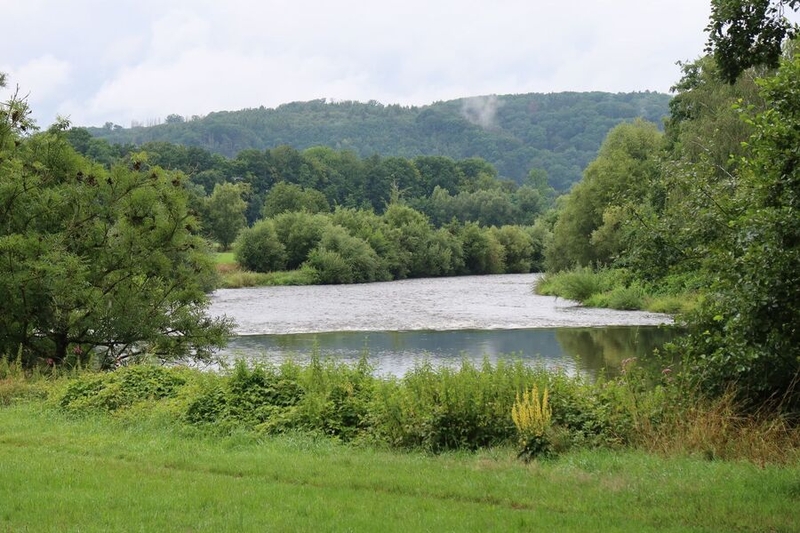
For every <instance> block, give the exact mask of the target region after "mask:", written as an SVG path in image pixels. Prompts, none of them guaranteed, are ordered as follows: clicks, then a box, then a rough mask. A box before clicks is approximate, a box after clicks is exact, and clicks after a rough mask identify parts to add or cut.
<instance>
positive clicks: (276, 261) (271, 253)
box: [234, 220, 286, 272]
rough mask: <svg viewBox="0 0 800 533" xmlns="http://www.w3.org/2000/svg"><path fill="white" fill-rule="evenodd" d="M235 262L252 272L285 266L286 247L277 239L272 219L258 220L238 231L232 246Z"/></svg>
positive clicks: (280, 268) (281, 268)
mask: <svg viewBox="0 0 800 533" xmlns="http://www.w3.org/2000/svg"><path fill="white" fill-rule="evenodd" d="M234 250H235V256H236V262H237V263H239V264H240V265H241V266H243V267H244V268H246V269H247V270H252V271H253V272H273V271H276V270H284V269H285V268H286V248H285V247H284V245H283V243H282V242H281V241H280V239H278V234H277V232H276V231H275V223H274V222H273V221H272V220H259V221H258V222H256V223H255V224H254V225H253V227H252V228H245V229H243V230H242V232H241V233H239V238H238V239H237V240H236V245H235V246H234Z"/></svg>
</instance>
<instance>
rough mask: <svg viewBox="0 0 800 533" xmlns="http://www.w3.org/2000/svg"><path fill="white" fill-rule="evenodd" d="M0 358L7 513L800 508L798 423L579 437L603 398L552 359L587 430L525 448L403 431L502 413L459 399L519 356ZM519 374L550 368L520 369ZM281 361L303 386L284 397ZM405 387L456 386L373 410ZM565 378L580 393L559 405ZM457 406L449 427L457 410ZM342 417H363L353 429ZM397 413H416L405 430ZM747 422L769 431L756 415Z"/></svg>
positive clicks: (88, 524) (8, 520)
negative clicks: (304, 364) (353, 362)
mask: <svg viewBox="0 0 800 533" xmlns="http://www.w3.org/2000/svg"><path fill="white" fill-rule="evenodd" d="M4 368H5V370H4V371H3V372H0V427H2V428H3V430H2V432H0V480H1V481H0V502H2V504H0V531H15V532H16V531H59V532H61V531H308V530H312V529H313V530H317V531H533V530H548V531H582V532H583V531H786V532H788V531H797V524H798V523H800V505H799V504H800V456H798V454H797V447H796V437H797V434H796V432H795V433H791V432H789V436H790V437H792V435H793V437H792V438H793V439H794V440H793V441H791V440H790V441H786V440H784V441H782V442H779V441H778V440H777V439H772V440H773V444H775V445H776V448H775V449H773V453H772V454H763V453H762V454H760V455H759V454H758V453H751V454H750V456H749V457H748V456H747V454H746V453H739V454H738V455H736V454H728V455H727V456H726V455H725V450H726V448H725V447H724V446H722V445H721V443H722V442H723V441H724V439H723V440H720V441H719V443H718V446H717V448H714V446H715V445H714V443H713V442H712V441H713V439H711V440H706V442H704V443H702V442H701V443H699V444H698V446H699V447H695V448H694V449H692V448H691V447H686V448H680V449H679V448H677V447H672V448H670V447H669V446H660V447H659V446H649V447H648V446H647V445H645V444H644V442H645V440H649V441H650V442H651V444H652V443H653V442H655V441H657V440H658V439H655V438H654V437H655V436H656V435H657V432H653V433H651V434H650V435H649V436H647V437H648V438H647V439H635V438H633V437H632V436H628V437H626V439H627V440H626V441H625V442H623V441H622V440H621V439H618V440H617V442H616V443H614V442H612V440H613V439H611V438H610V436H612V435H616V437H621V436H622V433H621V431H622V430H621V429H616V430H614V429H613V427H612V426H613V424H621V425H622V426H624V427H630V423H631V422H630V420H629V418H628V417H625V416H621V415H619V414H617V415H614V416H613V417H611V418H609V420H607V421H606V422H605V424H606V426H608V427H606V428H605V429H603V430H602V431H600V432H599V433H597V434H596V435H595V436H596V437H597V439H595V440H594V441H593V442H590V441H589V440H588V433H589V428H590V427H595V426H596V425H598V424H600V423H601V422H602V420H600V419H599V418H598V417H599V416H600V415H599V414H598V413H605V412H608V410H609V405H611V403H609V402H608V401H606V400H602V398H601V396H596V399H595V400H591V398H590V396H591V395H596V394H598V393H597V389H595V388H594V387H593V386H589V385H587V384H585V383H568V382H567V381H563V382H561V383H560V384H559V381H558V379H562V380H564V379H565V378H563V377H562V378H556V379H555V380H554V381H552V382H550V384H551V386H552V389H551V390H554V391H559V390H560V391H561V392H560V393H556V394H554V397H553V399H554V401H555V403H554V414H553V418H554V419H557V420H558V421H559V422H558V423H559V424H561V425H563V426H569V427H570V428H571V429H564V428H562V429H563V430H564V431H563V432H562V434H561V436H560V438H561V439H562V440H563V439H565V438H567V437H570V438H573V439H575V438H577V437H578V436H580V435H583V436H582V437H580V439H579V440H581V442H583V444H581V445H578V444H577V441H576V442H575V443H573V444H572V445H567V444H565V443H564V442H561V444H560V445H559V446H555V443H554V446H555V448H557V449H553V450H552V452H553V453H549V454H543V455H541V456H537V457H534V458H533V459H532V460H530V461H524V460H521V459H520V458H519V457H518V453H519V446H518V444H517V443H516V440H515V439H514V438H511V439H505V440H503V439H497V440H496V442H495V443H493V444H487V445H483V446H469V442H468V441H458V440H457V439H456V440H450V441H448V440H446V439H445V440H444V441H442V440H437V439H430V438H429V439H428V440H425V438H420V439H418V440H414V438H413V437H414V436H415V435H416V436H417V437H419V435H418V433H419V431H421V430H423V429H425V430H426V431H429V432H431V435H442V434H444V433H445V432H446V431H455V432H457V431H459V430H464V429H465V428H467V427H468V424H476V425H478V426H480V427H483V428H484V431H486V432H490V431H495V430H492V429H491V428H489V427H485V421H482V418H481V417H476V416H469V413H470V412H472V411H469V409H474V404H475V403H476V402H475V401H474V400H475V396H474V395H475V394H477V391H480V390H484V389H485V390H491V389H495V390H498V387H497V386H496V385H497V384H498V383H500V382H504V380H508V379H511V378H509V376H511V377H513V376H515V375H516V376H517V377H519V376H520V375H521V374H520V373H521V372H523V371H522V369H521V368H517V369H516V370H514V369H513V368H511V369H509V368H505V369H501V370H498V369H496V368H488V367H484V368H470V367H468V366H467V367H465V368H462V369H460V370H458V371H452V370H451V371H444V370H441V369H431V368H427V369H426V368H420V369H419V370H418V371H417V373H416V374H415V375H412V376H411V377H410V378H408V379H407V380H399V381H392V382H390V383H380V382H370V384H369V387H367V386H366V383H365V382H364V381H365V380H367V379H368V378H366V377H365V376H366V374H365V373H364V372H363V371H360V370H359V369H358V368H344V367H341V366H336V365H332V364H326V363H324V362H323V363H320V364H318V365H317V368H316V369H315V368H313V365H312V367H311V368H301V367H297V366H292V365H287V366H285V367H284V368H282V369H259V368H246V367H244V366H243V365H237V366H236V367H235V368H233V369H231V371H229V372H228V373H225V374H223V375H212V376H209V375H208V374H204V373H200V372H197V371H194V370H188V369H165V368H163V367H149V366H147V365H144V366H137V367H130V368H124V369H120V370H118V371H116V372H113V373H93V372H86V371H84V372H75V373H74V374H73V375H69V376H62V377H53V376H41V375H39V376H36V375H33V376H30V375H29V376H25V377H22V376H20V375H19V374H15V371H14V368H13V364H12V365H11V366H9V365H8V364H7V363H6V364H5V366H4ZM0 370H2V369H0ZM362 370H363V369H362ZM469 375H471V376H472V378H471V379H469V378H468V376H469ZM502 376H505V377H502ZM312 377H313V378H314V380H315V382H316V383H317V384H318V385H319V386H318V388H316V389H313V390H312V389H311V388H310V387H309V382H307V381H306V379H307V378H308V379H310V378H312ZM501 377H502V379H501ZM525 377H526V378H527V379H531V378H534V379H537V380H541V379H543V374H540V373H538V371H536V370H531V371H530V373H528V374H525ZM290 378H291V379H290ZM292 379H293V380H294V383H295V384H297V385H300V386H301V387H306V388H309V390H308V391H307V392H306V393H305V394H304V395H303V399H302V400H301V401H298V402H297V403H295V404H293V405H289V404H290V403H291V402H288V401H287V398H288V396H287V395H288V394H289V393H290V391H296V389H295V388H294V386H293V385H291V383H290V382H291V381H292ZM348 383H349V385H348ZM492 383H494V385H492ZM359 384H360V385H359ZM350 386H353V388H352V389H350ZM358 387H360V388H361V390H362V391H363V390H371V393H370V394H369V398H366V397H364V396H361V397H360V398H361V400H360V401H356V400H357V398H358V397H357V396H354V397H352V398H351V399H350V400H349V401H348V402H344V403H342V402H341V397H340V395H341V394H342V391H346V390H353V389H355V388H358ZM614 387H615V386H610V387H609V386H604V387H602V388H604V389H605V390H606V391H607V392H606V396H605V398H606V399H607V398H611V397H613V398H616V399H617V400H615V401H619V399H620V398H621V397H622V396H623V395H624V393H623V392H622V389H616V388H614ZM626 387H627V385H626ZM405 389H407V390H411V389H414V390H416V391H417V394H418V395H419V396H421V397H422V398H420V399H419V400H418V401H417V402H416V403H413V402H412V403H405V404H403V405H404V406H405V409H408V410H421V411H424V410H425V402H426V401H432V398H433V397H434V396H435V395H434V394H433V392H434V391H437V390H438V391H439V392H440V393H446V394H447V395H448V396H449V397H451V398H452V400H451V401H450V403H449V404H447V403H445V407H446V408H447V409H449V411H442V410H438V411H437V410H434V411H433V412H431V413H429V416H427V417H421V418H420V416H416V417H415V416H412V415H411V414H409V413H406V414H404V415H401V414H399V413H395V416H396V417H399V418H398V419H396V420H395V422H390V421H388V420H389V418H391V417H388V418H387V419H386V420H383V421H381V420H380V419H379V416H378V413H380V412H382V411H386V410H388V408H389V407H390V406H392V405H394V406H395V407H397V406H398V405H399V404H398V403H397V402H396V401H397V400H398V398H405V400H404V401H406V402H411V398H410V397H409V396H406V394H405V393H404V392H403V390H405ZM612 389H613V392H608V391H609V390H612ZM459 390H460V391H461V392H457V391H459ZM470 390H471V391H472V392H469V391H470ZM281 391H282V392H281ZM279 392H280V393H279ZM484 394H485V393H484ZM565 394H566V395H572V401H573V402H576V403H577V404H580V405H583V406H584V407H583V409H584V410H585V412H581V411H580V410H577V409H575V408H573V409H569V408H568V407H567V406H565V405H559V404H558V397H559V396H560V397H563V396H564V395H565ZM470 395H472V396H470ZM581 395H587V396H586V397H583V398H582V397H581ZM393 397H394V401H393V400H392V398H393ZM425 397H427V398H428V399H427V400H426V399H425ZM465 397H469V398H471V399H470V401H466V402H465V401H462V400H463V399H464V398H465ZM485 397H486V398H487V399H488V396H485ZM502 397H503V395H502V394H500V393H498V394H496V395H495V396H494V397H493V400H492V401H487V402H486V404H485V405H487V406H488V405H496V404H497V403H498V402H500V400H501V398H502ZM324 398H327V402H323V401H322V400H323V399H324ZM336 398H339V400H336ZM442 398H443V397H442V396H441V395H439V396H438V399H437V400H436V401H437V402H439V401H442ZM458 398H461V400H459V399H458ZM512 398H513V395H512ZM306 402H307V403H308V405H306ZM337 402H339V403H337ZM593 402H594V404H595V405H593V407H591V409H593V410H594V412H595V415H593V416H595V419H594V420H591V416H590V415H589V414H588V413H589V410H588V409H590V408H589V407H587V406H588V405H589V404H592V403H593ZM604 402H605V403H604ZM512 403H513V400H512ZM320 404H325V405H327V407H320ZM313 405H316V406H317V408H316V410H315V409H313V408H312V406H313ZM358 405H362V406H363V409H364V411H363V413H364V417H363V418H360V419H359V418H358V417H355V418H350V417H348V416H344V415H348V413H349V414H352V412H351V411H350V410H347V409H345V410H344V412H342V409H341V407H343V406H350V407H353V408H354V406H358ZM468 405H473V407H472V408H468ZM642 405H643V404H642ZM448 406H449V407H448ZM279 407H281V408H282V409H284V410H280V409H279ZM337 407H338V408H339V410H336V409H334V410H331V409H333V408H337ZM265 408H266V410H265ZM458 409H462V411H460V413H461V414H460V415H459V416H460V417H461V418H462V419H463V420H462V422H461V424H462V426H460V428H459V426H457V425H456V426H453V424H454V422H453V419H454V418H457V417H456V416H455V414H456V413H458V412H459V411H458ZM464 409H467V410H466V411H464ZM565 412H568V413H569V416H570V417H572V418H575V419H581V420H582V424H583V425H584V426H586V427H582V428H579V427H577V422H576V421H572V422H570V420H569V419H567V418H565V414H564V413H565ZM314 413H316V414H317V415H318V416H319V419H318V420H317V419H315V418H314ZM336 413H339V414H340V415H342V416H339V418H336V416H333V415H335V414H336ZM370 413H373V414H371V415H370ZM447 413H449V414H450V415H451V416H449V417H448V416H443V414H447ZM705 415H706V416H705V418H704V419H703V420H705V422H702V421H701V420H699V419H698V420H697V421H696V422H697V423H695V424H693V425H692V424H689V422H690V420H688V419H687V420H686V422H687V425H686V426H685V429H687V431H686V432H685V433H683V435H682V436H681V437H680V438H681V439H682V440H684V441H688V440H690V439H691V438H692V437H691V435H692V434H695V437H694V438H697V436H696V435H698V434H704V435H705V436H706V437H709V436H710V435H712V434H716V436H717V437H716V438H721V437H720V433H724V430H722V429H720V428H719V427H715V426H714V424H711V423H709V421H710V420H717V421H718V422H719V421H723V422H725V420H724V418H723V415H724V413H720V412H717V413H709V412H706V414H705ZM329 418H333V419H334V422H336V421H337V420H338V422H337V423H338V424H339V425H338V426H336V425H331V422H325V421H324V420H325V419H329ZM501 418H502V417H501ZM509 418H510V414H509ZM276 419H278V420H282V421H283V422H282V423H279V424H276V423H275V420H276ZM359 420H360V421H359ZM265 421H266V422H265ZM393 423H398V425H397V427H394V429H392V427H393V426H392V424H393ZM437 423H439V424H441V425H442V427H441V428H439V429H437V428H435V427H434V426H435V425H436V424H437ZM315 424H319V425H316V426H315ZM415 424H416V426H415ZM448 424H449V425H448ZM570 424H571V425H570ZM727 424H728V425H729V426H732V425H734V424H731V420H727ZM351 426H352V427H354V428H356V429H357V431H354V432H348V428H349V427H351ZM404 426H411V427H410V429H407V430H406V431H408V434H406V435H405V436H406V438H407V439H406V441H405V442H402V439H400V440H397V439H398V438H399V437H402V436H403V434H402V431H403V430H402V427H404ZM498 427H500V428H501V429H502V427H505V426H504V425H503V424H501V425H500V426H498ZM637 427H638V428H639V430H645V429H646V428H645V426H644V425H641V426H637ZM381 428H382V429H381ZM512 428H513V426H512ZM689 429H691V431H688V430H689ZM762 429H763V428H762ZM440 430H441V431H440ZM392 431H394V433H392ZM632 431H636V430H632ZM659 431H662V432H663V431H664V430H663V428H662V429H661V430H659ZM704 431H705V433H703V432H704ZM565 433H566V434H567V435H565ZM487 434H488V433H487ZM782 434H785V432H783V433H782ZM746 435H747V434H746V433H741V432H740V433H739V434H733V433H731V434H730V435H728V440H729V441H735V442H737V443H739V444H737V446H743V445H744V444H743V443H744V442H745V441H746V440H747V439H746V438H743V437H746ZM758 435H760V437H759V438H760V440H762V441H763V440H764V436H765V435H767V433H765V432H764V431H761V432H759V433H758ZM390 436H391V437H393V438H394V439H395V440H392V439H391V438H389V439H387V438H386V437H390ZM429 437H430V435H429ZM723 437H724V435H723ZM553 438H556V437H553ZM755 440H758V439H755ZM766 440H769V439H766ZM666 442H668V439H662V444H664V443H666ZM792 443H794V444H792ZM709 450H712V451H715V452H716V453H708V452H709ZM739 451H740V452H741V451H742V450H741V449H740V450H739ZM751 452H752V449H751Z"/></svg>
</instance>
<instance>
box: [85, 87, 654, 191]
mask: <svg viewBox="0 0 800 533" xmlns="http://www.w3.org/2000/svg"><path fill="white" fill-rule="evenodd" d="M669 100H670V97H669V95H665V94H659V93H652V92H638V93H619V94H611V93H603V92H587V93H552V94H522V95H504V96H490V97H475V98H463V99H458V100H451V101H447V102H438V103H434V104H431V105H428V106H422V107H403V106H399V105H382V104H379V103H377V102H367V103H359V102H336V103H332V102H328V101H325V100H314V101H310V102H295V103H290V104H285V105H281V106H279V107H277V108H276V109H266V108H264V107H260V108H256V109H244V110H241V111H220V112H216V113H210V114H208V115H207V116H205V117H191V119H188V120H187V119H186V118H185V117H181V116H179V115H175V114H172V115H169V116H168V117H166V119H165V121H164V123H163V124H156V125H152V126H149V127H144V126H136V127H131V128H123V127H121V126H118V125H114V124H110V123H109V124H106V125H105V126H104V127H102V128H88V129H87V132H88V133H89V134H90V136H92V137H97V138H102V139H105V140H107V141H108V142H109V143H111V144H112V145H120V146H133V145H135V146H143V145H146V144H149V143H160V142H167V143H172V144H180V145H183V146H186V147H194V148H201V149H203V150H206V151H209V152H212V153H214V154H220V155H223V156H226V157H229V158H234V157H236V156H237V155H238V154H240V153H242V152H243V151H246V150H256V151H257V152H263V151H265V150H267V149H269V150H272V149H274V148H276V147H278V146H283V145H286V146H291V147H293V148H294V149H296V150H300V151H303V150H306V149H308V148H312V147H316V146H325V147H328V148H331V149H333V150H336V151H350V152H353V154H354V155H356V156H357V157H361V158H369V157H370V156H372V155H374V154H380V155H381V156H382V157H386V158H389V157H400V158H405V159H413V158H416V157H418V156H446V157H449V158H452V159H456V160H463V159H469V158H480V159H483V160H485V161H487V162H489V163H490V164H491V165H492V166H494V167H495V168H496V169H497V171H498V174H499V175H500V176H501V177H504V178H507V179H510V180H512V181H515V182H517V183H522V182H523V181H524V180H525V179H526V177H527V176H528V173H529V172H530V171H531V170H532V169H542V170H544V171H546V172H547V175H548V177H549V183H550V185H551V186H552V187H553V188H554V189H556V190H557V191H559V192H565V191H567V190H568V189H569V188H570V186H571V185H572V184H573V183H575V182H577V181H579V180H580V177H581V172H582V171H583V169H584V168H585V167H586V165H587V164H588V163H589V162H590V161H591V160H592V159H594V157H595V156H596V154H597V150H598V148H599V146H600V144H601V142H602V140H603V138H604V137H605V135H606V133H607V132H608V131H609V130H610V129H611V128H613V127H614V126H616V125H617V124H619V123H621V122H628V121H631V120H634V119H636V118H639V117H641V118H644V119H645V120H648V121H650V122H653V123H656V124H661V121H662V118H663V117H665V116H666V115H667V114H668V104H669ZM451 192H452V191H451Z"/></svg>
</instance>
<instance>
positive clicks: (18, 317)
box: [0, 101, 230, 366]
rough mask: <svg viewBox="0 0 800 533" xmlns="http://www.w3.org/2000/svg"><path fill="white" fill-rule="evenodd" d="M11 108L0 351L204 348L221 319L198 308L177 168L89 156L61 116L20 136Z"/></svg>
mask: <svg viewBox="0 0 800 533" xmlns="http://www.w3.org/2000/svg"><path fill="white" fill-rule="evenodd" d="M20 106H22V104H21V103H20V102H19V101H11V102H8V103H6V104H3V105H2V106H0V175H1V176H2V180H0V353H1V352H9V353H16V352H17V350H18V349H21V350H22V355H23V361H24V363H25V364H26V365H27V366H30V365H34V364H36V363H37V362H44V361H47V360H50V362H52V363H53V364H61V363H63V362H64V361H65V360H67V358H68V357H72V358H75V359H80V358H83V357H87V356H88V355H89V354H90V353H94V354H96V355H97V359H98V360H99V361H100V362H101V364H116V363H118V362H120V361H122V360H125V359H127V358H130V357H134V356H137V355H138V354H140V353H142V352H145V351H146V352H148V353H150V354H152V355H155V356H157V357H160V358H163V359H176V358H182V357H187V356H191V357H196V358H200V359H208V358H209V357H211V355H212V353H213V350H214V349H215V348H217V347H219V346H220V345H222V344H223V343H224V342H225V338H226V336H227V334H228V332H229V331H230V324H229V323H228V322H227V321H226V320H216V319H210V318H208V317H207V316H206V315H205V309H206V307H207V304H208V297H207V295H206V290H208V289H210V288H211V287H213V283H214V266H213V262H212V260H211V257H210V254H209V253H208V250H207V249H206V244H205V242H204V241H203V240H202V239H201V238H200V237H198V236H197V235H196V231H197V221H196V220H195V218H194V217H193V216H192V215H191V214H190V213H189V211H188V208H187V192H186V189H185V187H184V184H185V179H184V176H183V175H182V174H180V173H173V172H167V171H164V170H162V169H161V168H158V167H151V166H150V165H148V164H147V162H146V160H145V158H144V157H143V156H142V157H140V156H132V157H131V158H130V159H129V160H128V162H127V163H126V164H118V165H116V166H114V167H112V168H111V169H105V168H103V167H101V166H100V165H97V164H95V163H91V162H89V161H87V160H86V159H85V158H83V157H82V156H80V155H78V154H77V153H75V151H74V150H73V149H72V148H71V147H70V145H69V144H68V143H67V142H66V140H65V139H64V134H63V131H64V129H65V128H66V123H59V124H56V125H54V126H53V127H51V128H50V129H49V130H48V131H46V132H42V133H38V134H35V135H30V136H26V133H27V132H28V128H27V126H26V122H25V119H24V113H22V115H20V110H23V109H24V106H23V107H20Z"/></svg>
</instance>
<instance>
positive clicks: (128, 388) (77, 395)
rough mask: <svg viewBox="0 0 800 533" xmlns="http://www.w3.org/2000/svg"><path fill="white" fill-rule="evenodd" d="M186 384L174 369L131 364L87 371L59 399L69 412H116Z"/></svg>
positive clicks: (167, 394) (172, 392)
mask: <svg viewBox="0 0 800 533" xmlns="http://www.w3.org/2000/svg"><path fill="white" fill-rule="evenodd" d="M185 383H186V378H185V377H183V376H182V375H181V373H179V372H178V371H176V370H173V369H168V368H165V367H161V366H152V365H132V366H129V367H124V368H120V369H118V370H117V371H115V372H109V373H103V374H98V373H87V374H84V375H82V376H80V377H79V378H77V379H76V380H74V381H72V382H71V383H70V384H69V385H68V386H67V388H66V390H65V391H64V393H63V395H62V396H61V398H60V399H59V401H58V403H59V405H60V406H61V407H62V408H64V409H67V410H70V411H82V410H100V411H116V410H118V409H121V408H124V407H130V406H132V405H134V404H136V403H140V402H145V401H158V400H163V399H165V398H171V397H174V396H175V395H176V394H177V391H178V389H179V388H180V387H182V386H183V385H184V384H185Z"/></svg>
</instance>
